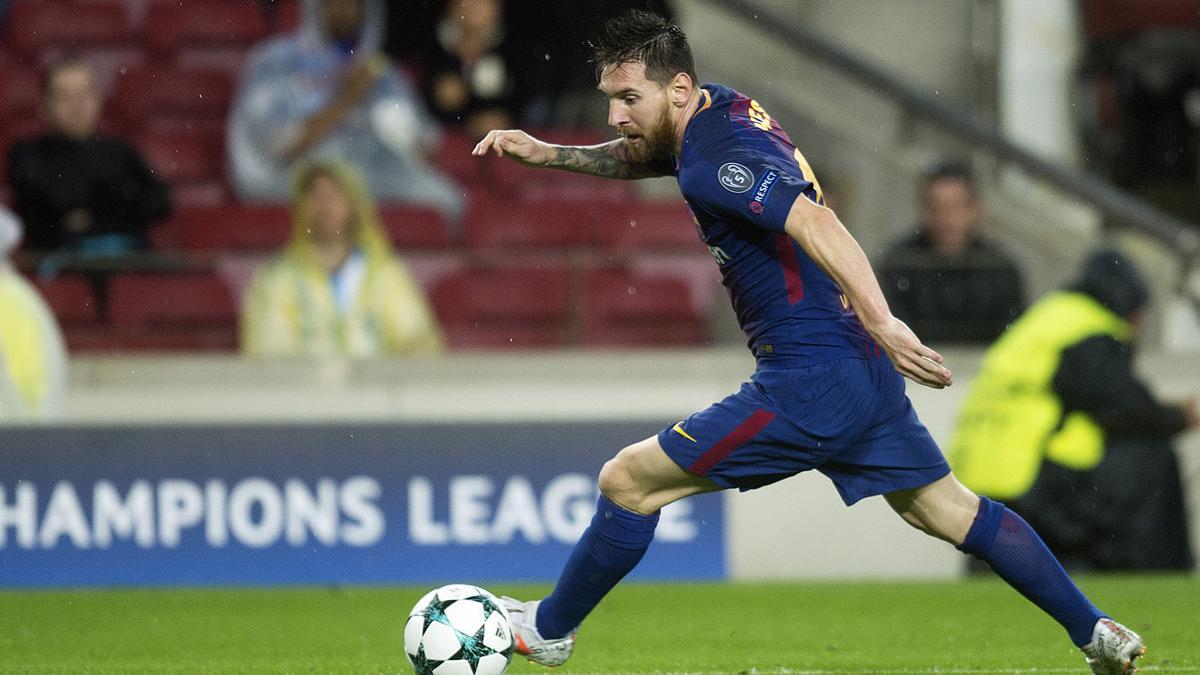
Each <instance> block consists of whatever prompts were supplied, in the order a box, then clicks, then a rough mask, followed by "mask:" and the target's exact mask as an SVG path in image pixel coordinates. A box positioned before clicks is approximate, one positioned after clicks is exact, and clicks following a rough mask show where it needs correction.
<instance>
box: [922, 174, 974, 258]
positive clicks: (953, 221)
mask: <svg viewBox="0 0 1200 675" xmlns="http://www.w3.org/2000/svg"><path fill="white" fill-rule="evenodd" d="M979 215H980V206H979V200H978V199H976V198H975V195H974V194H972V192H971V188H970V186H968V185H967V184H966V183H965V182H964V181H961V180H959V179H957V178H947V179H940V180H935V181H933V182H931V183H929V184H928V185H926V186H925V189H924V191H923V193H922V195H921V222H922V223H923V224H924V226H925V230H926V232H928V233H929V237H930V238H931V239H932V240H933V245H934V247H935V248H936V249H938V250H940V251H943V252H947V253H954V252H958V251H961V250H962V249H964V248H966V246H967V244H968V243H969V242H970V237H971V229H972V228H973V227H974V226H975V223H976V221H978V220H979Z"/></svg>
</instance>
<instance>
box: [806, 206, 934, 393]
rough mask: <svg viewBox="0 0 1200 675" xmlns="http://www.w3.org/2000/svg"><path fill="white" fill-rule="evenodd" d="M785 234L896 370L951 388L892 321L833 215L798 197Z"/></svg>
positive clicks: (867, 267) (924, 350)
mask: <svg viewBox="0 0 1200 675" xmlns="http://www.w3.org/2000/svg"><path fill="white" fill-rule="evenodd" d="M785 229H786V230H787V233H788V234H789V235H791V237H792V238H793V239H795V240H796V241H797V242H799V244H800V246H801V247H802V248H803V249H804V251H805V253H807V254H808V255H809V257H811V258H812V259H813V261H814V262H816V263H817V264H818V265H820V266H821V269H823V270H825V271H826V272H827V273H829V276H831V277H833V280H834V281H835V282H837V285H838V286H839V287H841V289H842V292H843V293H845V294H846V297H847V298H849V300H850V306H851V307H853V308H854V312H855V313H856V314H857V315H858V318H859V320H860V321H862V324H863V327H864V328H866V329H867V332H868V333H870V334H871V337H872V338H873V339H874V340H875V342H876V343H878V344H879V346H880V347H882V348H883V349H884V351H886V352H887V355H888V358H890V359H891V360H892V365H894V366H895V367H896V370H897V371H899V372H900V373H901V374H902V375H904V376H905V377H907V378H909V379H910V380H913V381H914V382H919V383H920V384H923V385H925V386H927V387H933V388H935V389H941V388H943V387H948V386H950V385H951V384H952V383H953V381H954V378H953V376H952V375H951V374H950V371H949V370H948V369H947V368H946V367H945V366H943V365H942V356H941V355H940V354H938V353H937V352H935V351H933V350H932V349H930V348H929V347H926V346H925V345H923V344H921V341H920V340H918V339H917V336H916V335H914V334H913V332H912V331H911V330H909V328H908V326H906V325H905V324H904V322H903V321H901V320H900V319H897V318H896V317H894V316H892V312H891V310H889V309H888V305H887V300H885V299H884V297H883V291H881V290H880V288H879V282H878V281H876V280H875V273H874V272H872V271H871V263H870V262H869V261H868V260H867V256H866V254H864V253H863V251H862V248H860V247H859V245H858V242H856V241H855V240H854V237H852V236H851V235H850V233H849V232H847V231H846V228H845V226H843V225H842V222H841V221H840V220H838V217H837V215H835V214H834V212H833V211H831V210H829V209H827V208H825V207H824V206H821V205H819V204H815V203H813V202H811V201H809V199H808V198H807V197H804V196H803V195H801V196H800V197H797V198H796V201H795V203H794V204H792V208H791V211H789V212H788V216H787V224H786V225H785Z"/></svg>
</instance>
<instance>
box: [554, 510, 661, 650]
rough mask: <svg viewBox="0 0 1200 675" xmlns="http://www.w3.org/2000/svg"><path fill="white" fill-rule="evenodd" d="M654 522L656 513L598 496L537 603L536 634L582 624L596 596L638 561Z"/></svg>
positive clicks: (557, 635) (596, 601)
mask: <svg viewBox="0 0 1200 675" xmlns="http://www.w3.org/2000/svg"><path fill="white" fill-rule="evenodd" d="M657 525H658V513H654V514H652V515H649V516H644V515H642V514H640V513H634V512H633V511H629V510H626V509H623V508H621V507H620V506H617V505H616V504H615V503H613V502H612V501H611V500H609V499H608V498H607V497H605V496H604V495H600V500H599V501H598V502H597V503H596V515H595V516H593V517H592V524H591V526H590V527H588V529H587V530H585V531H584V533H583V536H582V537H580V539H579V542H578V543H576V544H575V550H574V551H572V552H571V557H570V558H569V559H568V560H567V564H566V567H564V568H563V571H562V574H561V575H560V576H559V578H558V584H557V585H555V587H554V592H553V593H551V594H550V595H548V596H547V597H546V598H545V599H544V600H542V603H541V605H539V606H538V612H537V629H538V633H540V634H541V636H542V637H544V638H547V639H554V638H560V637H563V636H564V635H566V634H567V633H570V632H571V631H572V630H575V628H576V627H578V626H579V624H580V623H583V618H584V617H585V616H587V615H588V612H590V611H592V608H593V607H595V606H596V605H598V604H600V599H601V598H603V597H604V595H605V594H606V593H608V591H609V590H611V589H612V587H613V586H616V585H617V582H618V581H620V580H621V579H622V578H624V577H625V575H626V574H628V573H629V570H632V569H633V568H634V567H635V566H637V564H638V561H640V560H641V559H642V556H643V555H645V553H646V549H647V548H649V546H650V541H651V540H652V539H654V528H655V527H656V526H657Z"/></svg>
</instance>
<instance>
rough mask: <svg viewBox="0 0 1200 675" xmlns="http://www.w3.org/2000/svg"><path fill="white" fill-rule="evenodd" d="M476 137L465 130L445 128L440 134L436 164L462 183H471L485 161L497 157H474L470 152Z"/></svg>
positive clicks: (476, 141) (476, 140)
mask: <svg viewBox="0 0 1200 675" xmlns="http://www.w3.org/2000/svg"><path fill="white" fill-rule="evenodd" d="M478 142H479V139H478V138H473V137H471V136H469V135H468V134H467V133H466V132H465V131H458V130H454V129H447V130H446V132H445V133H444V134H442V144H441V145H440V146H439V147H438V150H437V166H438V168H439V169H441V170H442V171H444V172H445V173H446V174H448V175H450V176H451V177H453V178H454V179H455V180H457V181H459V182H462V183H468V184H469V183H472V182H474V181H475V180H477V177H478V175H479V174H480V172H481V171H482V168H483V166H484V163H485V162H491V161H495V160H497V159H498V158H497V157H494V156H493V157H476V156H475V155H472V154H471V150H472V149H474V148H475V144H476V143H478Z"/></svg>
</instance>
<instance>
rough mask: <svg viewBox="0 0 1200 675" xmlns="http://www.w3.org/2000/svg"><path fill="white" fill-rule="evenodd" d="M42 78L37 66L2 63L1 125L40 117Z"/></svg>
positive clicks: (0, 67) (0, 87)
mask: <svg viewBox="0 0 1200 675" xmlns="http://www.w3.org/2000/svg"><path fill="white" fill-rule="evenodd" d="M41 89H42V84H41V78H40V76H39V75H38V72H37V70H36V69H35V68H33V67H30V66H21V65H18V64H15V63H11V62H10V63H6V64H3V65H0V92H3V96H0V126H3V127H4V128H5V129H7V127H8V125H9V124H10V123H12V122H23V121H25V120H32V119H38V118H39V117H40V116H41V104H42V91H41Z"/></svg>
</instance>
